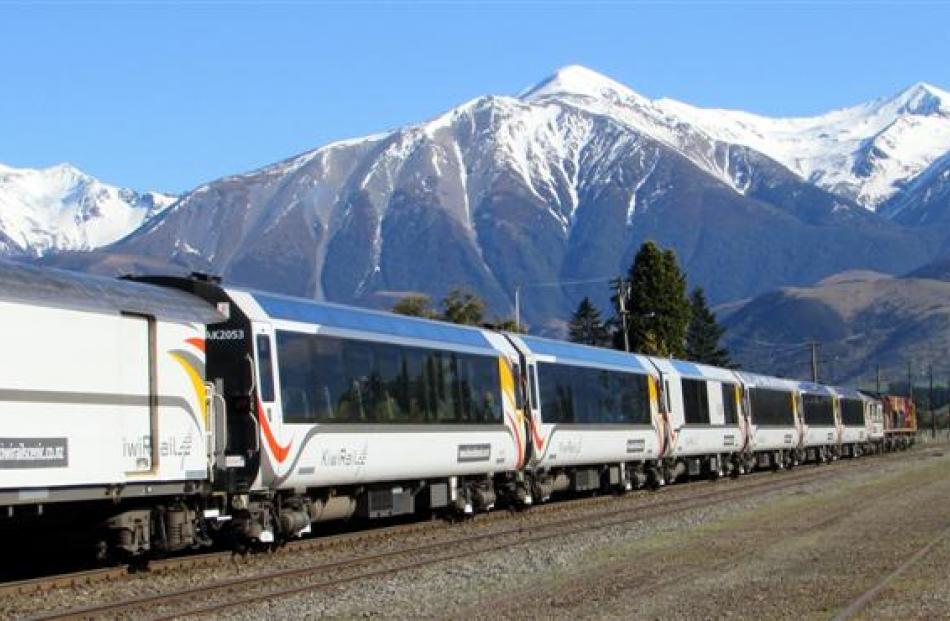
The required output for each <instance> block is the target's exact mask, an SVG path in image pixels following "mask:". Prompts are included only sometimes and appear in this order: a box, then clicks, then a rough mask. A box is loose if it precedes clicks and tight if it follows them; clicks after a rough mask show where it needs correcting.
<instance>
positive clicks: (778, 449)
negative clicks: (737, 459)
mask: <svg viewBox="0 0 950 621" xmlns="http://www.w3.org/2000/svg"><path fill="white" fill-rule="evenodd" d="M736 374H737V375H738V377H739V379H741V380H742V384H743V391H744V393H745V404H746V409H747V411H748V413H749V429H748V435H749V450H748V454H749V455H750V460H749V461H748V463H747V466H749V467H759V468H768V467H771V468H782V467H787V466H790V465H794V464H796V463H799V462H800V461H801V459H802V458H803V435H802V426H801V419H800V417H799V411H798V407H799V403H798V401H799V399H798V382H795V381H792V380H787V379H781V378H777V377H770V376H768V375H759V374H757V373H748V372H746V371H737V372H736Z"/></svg>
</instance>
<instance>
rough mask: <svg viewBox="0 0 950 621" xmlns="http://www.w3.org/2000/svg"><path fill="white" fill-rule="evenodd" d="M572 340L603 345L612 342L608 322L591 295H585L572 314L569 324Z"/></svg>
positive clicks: (598, 345)
mask: <svg viewBox="0 0 950 621" xmlns="http://www.w3.org/2000/svg"><path fill="white" fill-rule="evenodd" d="M568 331H569V336H568V338H570V340H572V341H573V342H575V343H584V344H586V345H595V346H597V347H603V346H606V345H608V344H609V343H610V333H609V332H608V331H607V324H606V323H605V322H604V320H603V319H602V318H601V316H600V311H599V310H597V307H596V306H594V303H593V302H591V300H590V298H589V297H586V296H585V297H584V299H583V300H581V303H580V304H578V305H577V310H576V311H574V314H573V315H572V316H571V322H570V323H569V324H568Z"/></svg>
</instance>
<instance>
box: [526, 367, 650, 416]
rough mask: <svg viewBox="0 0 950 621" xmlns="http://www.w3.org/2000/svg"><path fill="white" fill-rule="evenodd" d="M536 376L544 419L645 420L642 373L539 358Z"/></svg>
mask: <svg viewBox="0 0 950 621" xmlns="http://www.w3.org/2000/svg"><path fill="white" fill-rule="evenodd" d="M538 376H539V383H540V392H541V394H540V397H541V398H540V405H541V416H542V418H543V420H544V422H545V423H561V424H571V423H573V424H635V425H646V424H649V421H650V401H649V399H650V396H649V388H648V385H647V384H648V381H649V380H648V379H647V377H646V376H645V375H641V374H637V373H626V372H621V371H613V370H609V369H595V368H590V367H580V366H573V365H567V364H561V363H544V362H543V363H539V365H538Z"/></svg>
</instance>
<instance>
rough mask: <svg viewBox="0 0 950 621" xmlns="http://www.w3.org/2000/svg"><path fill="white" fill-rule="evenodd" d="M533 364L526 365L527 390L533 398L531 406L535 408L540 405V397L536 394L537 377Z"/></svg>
mask: <svg viewBox="0 0 950 621" xmlns="http://www.w3.org/2000/svg"><path fill="white" fill-rule="evenodd" d="M535 366H536V365H533V364H529V365H528V392H529V394H530V395H531V397H532V399H533V401H532V402H531V407H532V408H534V409H537V408H538V407H539V406H540V405H541V399H540V398H539V396H538V378H537V375H536V374H535V370H534V368H535Z"/></svg>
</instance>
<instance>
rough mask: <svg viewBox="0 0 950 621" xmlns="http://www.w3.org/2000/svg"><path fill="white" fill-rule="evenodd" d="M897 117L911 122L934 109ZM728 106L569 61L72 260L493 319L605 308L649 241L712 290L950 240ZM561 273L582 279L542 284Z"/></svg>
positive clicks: (181, 206)
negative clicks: (768, 137)
mask: <svg viewBox="0 0 950 621" xmlns="http://www.w3.org/2000/svg"><path fill="white" fill-rule="evenodd" d="M924 99H926V98H924ZM941 105H942V104H941ZM677 106H679V108H680V109H677ZM884 108H887V109H888V110H891V112H892V113H893V114H894V115H897V116H900V115H906V114H911V112H913V111H916V112H922V111H925V110H927V109H928V105H927V104H925V102H924V101H923V100H919V101H918V100H914V101H905V102H904V104H903V105H901V106H890V107H888V106H886V105H884V104H879V105H878V109H879V110H884ZM930 108H931V109H936V110H938V111H939V110H940V109H941V107H940V105H937V106H936V107H934V106H933V105H930ZM868 110H870V108H869V109H868ZM730 114H739V113H724V114H723V115H720V116H721V117H722V118H723V119H726V120H725V121H721V122H720V123H719V124H718V125H716V126H713V125H712V124H711V122H706V121H704V119H716V118H719V116H717V115H718V113H712V112H710V113H709V114H708V115H705V116H704V115H703V114H700V113H699V112H696V111H695V109H694V110H693V111H692V112H689V111H687V112H684V111H682V104H672V103H671V102H668V101H665V100H657V101H653V100H650V99H648V98H646V97H643V96H641V95H639V94H637V93H635V92H634V91H632V90H630V89H629V88H627V87H625V86H623V85H621V84H619V83H617V82H615V81H613V80H610V79H609V78H606V77H604V76H601V75H599V74H597V73H595V72H592V71H590V70H587V69H584V68H581V67H568V68H565V69H563V70H561V71H559V72H557V73H556V74H555V75H554V76H552V77H550V78H548V79H546V80H544V81H542V82H541V83H539V84H538V85H536V86H534V87H532V88H529V89H527V90H525V91H524V92H522V93H521V94H520V95H518V96H515V97H498V96H486V97H480V98H477V99H474V100H472V101H469V102H467V103H464V104H462V105H460V106H459V107H457V108H455V109H453V110H450V111H448V112H446V113H445V114H443V115H440V116H438V117H437V118H434V119H431V120H429V121H426V122H423V123H419V124H415V125H410V126H406V127H403V128H399V129H396V130H393V131H391V132H386V133H381V134H377V135H373V136H368V137H366V138H360V139H355V140H348V141H343V142H338V143H333V144H330V145H327V146H324V147H321V148H318V149H315V150H313V151H310V152H307V153H304V154H301V155H299V156H296V157H293V158H290V159H288V160H286V161H283V162H279V163H276V164H274V165H271V166H268V167H265V168H263V169H260V170H257V171H253V172H249V173H246V174H242V175H235V176H230V177H225V178H222V179H219V180H217V181H214V182H212V183H208V184H205V185H202V186H200V187H199V188H197V189H195V190H193V191H192V192H189V193H187V194H185V195H184V196H182V198H181V200H179V201H178V202H176V203H175V204H174V205H173V206H171V207H170V208H169V209H167V210H166V211H165V212H163V213H162V214H160V215H159V216H157V217H155V218H152V219H150V220H148V221H147V222H145V224H144V225H143V226H142V227H141V228H139V229H138V230H137V231H136V232H135V233H133V234H132V235H130V236H128V237H127V238H124V239H122V240H121V241H119V242H117V243H115V244H113V245H111V246H109V247H107V248H105V249H104V251H105V252H106V253H108V254H109V255H110V257H111V258H110V261H109V262H104V261H102V254H101V253H99V254H94V255H92V256H90V257H88V258H87V259H85V260H77V259H76V258H74V257H71V258H70V261H72V263H71V264H72V265H73V266H76V265H78V264H82V265H81V266H84V267H87V268H89V267H91V268H92V269H99V270H101V271H116V270H122V269H128V266H122V265H119V264H118V263H119V262H118V260H117V257H119V258H123V260H125V258H132V257H139V258H141V257H145V258H148V260H149V261H150V262H151V263H149V264H148V265H146V262H141V263H136V264H135V267H136V268H137V269H142V268H143V266H145V267H144V268H145V269H158V267H157V266H155V265H154V263H155V262H156V261H159V260H161V261H164V262H165V264H164V266H163V268H162V269H165V270H167V269H177V270H179V271H188V270H201V271H207V272H212V273H217V274H221V275H223V276H224V277H225V279H227V280H229V281H230V282H233V283H240V284H245V285H250V286H254V287H259V288H265V289H272V290H275V289H276V290H279V291H282V292H286V293H292V294H296V295H304V296H313V297H316V298H321V299H329V300H334V301H341V302H350V303H359V304H373V305H388V304H390V303H391V301H392V297H391V296H393V295H397V294H398V293H399V292H406V291H420V292H425V293H429V294H431V295H434V296H441V295H443V294H444V293H445V292H446V291H447V290H448V289H450V288H452V287H454V286H458V285H467V286H469V287H471V288H473V289H475V290H476V291H478V292H479V293H480V294H482V295H483V296H484V297H485V298H486V299H487V301H488V302H489V306H490V308H491V310H492V312H495V313H498V314H508V313H510V312H511V310H512V302H513V294H514V290H515V288H516V287H521V288H522V289H523V290H524V291H523V293H524V295H523V297H522V308H523V311H524V313H525V316H526V317H527V318H528V321H529V322H530V323H533V324H534V325H535V326H536V327H539V326H544V325H546V324H547V322H548V321H550V320H554V319H561V320H563V319H564V318H566V317H567V316H568V315H569V313H570V311H571V310H572V309H573V307H574V306H575V305H576V303H577V301H578V300H579V299H580V298H581V297H583V295H591V296H592V297H593V299H595V300H596V301H598V302H600V303H601V305H604V306H606V305H607V304H608V300H609V294H610V292H609V291H608V289H607V285H606V283H607V281H608V280H609V278H610V277H613V276H615V275H617V274H620V273H621V272H622V271H623V270H625V269H626V268H627V267H628V266H629V262H630V260H631V258H632V256H633V253H634V252H635V251H636V248H637V247H638V246H639V244H640V243H641V242H642V241H643V240H644V239H648V238H651V239H655V240H657V241H659V242H660V243H662V244H664V245H667V246H671V247H673V248H674V249H675V250H676V251H677V254H678V256H679V257H680V261H681V263H682V264H683V265H684V267H685V269H686V271H687V273H688V275H689V278H690V282H691V283H692V284H700V285H703V286H705V287H706V288H707V292H708V293H709V295H710V298H711V299H713V300H714V301H724V300H730V299H736V298H741V297H745V296H750V295H754V294H757V293H761V292H762V291H765V290H768V289H771V288H774V287H777V286H782V285H788V284H811V283H813V282H816V281H817V280H819V279H821V278H822V277H824V276H827V275H829V274H833V273H836V272H840V271H843V270H847V269H856V268H865V269H874V270H878V271H882V272H888V273H899V272H905V271H908V270H911V269H914V268H915V267H917V266H919V265H921V264H923V263H925V262H926V261H928V260H930V259H932V258H933V257H934V256H935V254H936V253H937V250H938V247H939V244H940V242H941V241H942V239H940V236H941V235H944V233H941V232H940V231H937V230H926V231H923V232H921V231H918V230H916V229H908V228H906V227H905V226H903V225H901V224H899V223H896V222H893V221H890V220H888V219H886V218H883V217H881V216H880V215H878V214H876V213H873V212H871V211H869V210H868V209H864V208H862V205H861V204H860V203H859V202H858V201H857V200H855V197H857V196H858V195H859V194H860V193H859V192H857V193H848V192H842V193H838V192H839V191H840V190H839V189H838V188H837V187H836V189H835V191H830V190H828V189H826V188H825V187H823V185H822V184H821V183H815V182H814V180H813V179H812V177H811V174H810V173H809V174H806V173H805V172H803V171H802V170H799V169H795V168H793V167H791V166H790V165H788V164H786V163H785V162H784V161H783V160H782V159H781V157H780V156H781V155H782V154H781V153H779V152H775V154H774V155H773V154H769V153H766V152H764V151H763V150H761V149H760V148H756V147H754V146H751V145H750V144H746V142H749V141H744V140H741V139H740V138H742V136H738V133H737V135H736V136H734V137H731V138H729V137H727V136H726V135H725V133H724V131H725V130H723V129H722V128H723V127H727V126H728V127H732V125H730V122H727V121H728V120H729V119H730V118H733V117H730ZM879 114H884V112H880V113H879ZM690 115H692V117H695V118H687V117H689V116H690ZM867 115H871V112H867ZM911 116H913V114H911ZM700 117H702V118H700ZM938 117H939V115H938ZM938 117H934V118H938ZM735 127H739V125H735ZM855 131H856V130H855ZM735 132H738V129H736V130H735ZM746 133H748V132H746ZM727 138H728V139H727ZM761 148H762V149H764V148H765V147H761ZM928 157H929V155H928ZM77 261H78V263H77ZM598 279H599V280H602V281H603V282H593V283H591V282H589V281H592V280H598ZM552 281H559V282H564V281H569V282H572V281H584V282H583V283H580V284H577V283H575V284H568V285H564V286H555V287H551V286H546V287H545V288H544V289H543V290H541V291H534V290H532V289H531V287H532V286H533V284H535V283H550V282H552ZM542 294H543V295H542ZM387 296H388V297H387Z"/></svg>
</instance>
